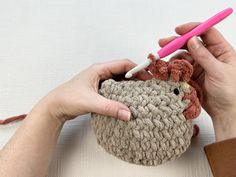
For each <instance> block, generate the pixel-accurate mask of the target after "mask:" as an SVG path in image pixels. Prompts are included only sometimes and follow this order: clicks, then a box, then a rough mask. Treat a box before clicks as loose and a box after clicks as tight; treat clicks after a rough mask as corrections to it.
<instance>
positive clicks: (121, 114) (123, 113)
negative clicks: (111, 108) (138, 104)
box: [118, 109, 131, 120]
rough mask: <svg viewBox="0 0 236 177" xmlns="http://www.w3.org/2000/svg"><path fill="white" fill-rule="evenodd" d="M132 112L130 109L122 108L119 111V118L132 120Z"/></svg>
mask: <svg viewBox="0 0 236 177" xmlns="http://www.w3.org/2000/svg"><path fill="white" fill-rule="evenodd" d="M130 116H131V113H130V111H127V110H124V109H121V110H119V111H118V119H122V120H130Z"/></svg>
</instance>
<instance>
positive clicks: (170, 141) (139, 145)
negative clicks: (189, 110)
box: [91, 79, 193, 166]
mask: <svg viewBox="0 0 236 177" xmlns="http://www.w3.org/2000/svg"><path fill="white" fill-rule="evenodd" d="M174 89H178V91H179V94H178V95H176V94H175V93H174ZM189 91H190V90H189V87H188V85H187V84H186V83H185V82H172V81H161V80H157V79H152V80H147V81H121V82H116V81H114V80H112V79H109V80H106V81H104V82H103V83H102V85H101V89H100V90H99V92H100V94H101V95H103V96H104V97H106V98H109V99H112V100H117V101H120V102H122V103H124V104H126V105H127V106H128V107H129V108H130V110H131V112H132V117H131V120H130V121H128V122H126V121H122V120H118V119H115V118H111V117H107V116H103V115H99V114H95V113H93V114H92V118H93V119H92V122H91V124H92V128H93V130H94V132H95V135H96V137H97V142H98V143H99V144H100V145H101V146H102V147H103V148H104V149H105V150H106V151H107V152H108V153H110V154H113V155H115V156H116V157H118V158H120V159H122V160H124V161H127V162H130V163H135V164H141V165H146V166H150V165H153V166H154V165H158V164H162V163H164V162H166V161H169V160H172V159H175V158H176V157H178V156H180V155H181V154H182V153H183V152H185V151H186V149H187V148H188V146H189V145H190V142H191V137H192V135H193V125H192V122H191V120H186V119H185V117H184V115H183V111H184V109H185V108H186V106H187V104H188V101H189V100H183V96H184V94H185V93H188V92H189Z"/></svg>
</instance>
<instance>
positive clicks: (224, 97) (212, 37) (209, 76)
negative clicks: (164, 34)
mask: <svg viewBox="0 0 236 177" xmlns="http://www.w3.org/2000/svg"><path fill="white" fill-rule="evenodd" d="M196 25H199V23H195V22H192V23H187V24H184V25H181V26H179V27H177V28H176V29H175V31H176V33H177V34H179V35H183V34H185V33H186V32H188V31H190V30H191V29H193V28H194V27H195V26H196ZM174 38H176V36H172V37H168V38H163V39H161V40H160V41H159V45H160V46H161V47H163V46H165V45H166V44H167V43H168V42H170V41H171V40H173V39H174ZM200 38H201V40H202V41H200V40H199V39H198V38H196V37H193V38H192V39H190V40H189V41H188V43H187V45H186V46H185V47H184V49H187V51H188V52H181V53H179V54H177V56H175V57H177V58H183V59H186V60H189V61H190V62H191V63H192V64H193V66H194V74H193V76H192V80H194V81H195V82H197V83H198V85H199V86H200V87H201V88H202V90H203V94H204V101H203V103H202V106H203V108H204V109H205V110H206V111H207V112H208V114H209V115H210V116H211V117H212V121H213V125H214V130H215V134H216V140H217V141H221V140H224V139H229V138H233V137H236V91H235V89H236V53H235V51H234V49H233V48H232V46H231V45H230V44H229V43H228V42H227V41H226V40H225V39H224V37H223V36H222V35H221V34H220V32H219V31H217V30H216V29H214V28H211V29H210V30H208V31H207V32H206V33H204V34H203V35H201V36H200Z"/></svg>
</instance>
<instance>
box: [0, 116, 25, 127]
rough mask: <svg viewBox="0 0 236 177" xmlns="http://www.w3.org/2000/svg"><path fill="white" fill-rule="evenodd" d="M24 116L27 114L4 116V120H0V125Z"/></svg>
mask: <svg viewBox="0 0 236 177" xmlns="http://www.w3.org/2000/svg"><path fill="white" fill-rule="evenodd" d="M26 116H27V114H22V115H18V116H13V117H8V118H6V119H4V120H0V125H5V124H8V123H10V122H15V121H19V120H23V119H24V118H25V117H26Z"/></svg>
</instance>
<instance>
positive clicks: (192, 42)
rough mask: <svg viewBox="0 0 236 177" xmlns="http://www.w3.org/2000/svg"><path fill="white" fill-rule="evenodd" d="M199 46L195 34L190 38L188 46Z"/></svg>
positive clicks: (193, 47)
mask: <svg viewBox="0 0 236 177" xmlns="http://www.w3.org/2000/svg"><path fill="white" fill-rule="evenodd" d="M200 46H201V43H200V41H199V40H198V38H197V37H196V36H194V37H192V38H191V39H190V47H191V48H192V49H198V48H199V47H200Z"/></svg>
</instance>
